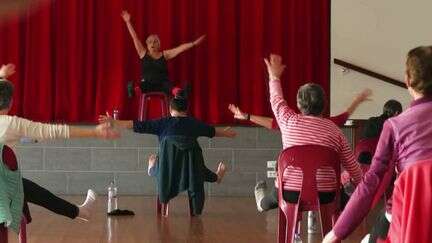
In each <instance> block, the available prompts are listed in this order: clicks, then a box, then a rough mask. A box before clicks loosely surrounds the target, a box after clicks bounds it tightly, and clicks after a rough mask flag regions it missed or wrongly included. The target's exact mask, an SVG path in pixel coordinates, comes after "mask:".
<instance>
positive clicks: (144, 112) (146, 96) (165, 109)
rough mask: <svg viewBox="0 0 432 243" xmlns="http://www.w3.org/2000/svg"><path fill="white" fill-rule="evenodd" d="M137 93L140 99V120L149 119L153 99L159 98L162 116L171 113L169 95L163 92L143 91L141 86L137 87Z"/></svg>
mask: <svg viewBox="0 0 432 243" xmlns="http://www.w3.org/2000/svg"><path fill="white" fill-rule="evenodd" d="M135 94H136V96H137V97H138V99H139V105H138V120H140V121H145V120H147V119H149V112H148V111H149V110H150V106H149V104H150V103H151V101H152V100H155V101H156V100H157V101H158V102H159V105H160V113H159V114H160V116H161V117H164V116H168V114H169V101H168V96H167V95H166V94H165V93H163V92H148V93H142V92H141V88H140V87H135Z"/></svg>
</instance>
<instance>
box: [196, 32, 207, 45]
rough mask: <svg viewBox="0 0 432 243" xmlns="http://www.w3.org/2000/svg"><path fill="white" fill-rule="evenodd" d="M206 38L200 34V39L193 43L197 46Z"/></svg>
mask: <svg viewBox="0 0 432 243" xmlns="http://www.w3.org/2000/svg"><path fill="white" fill-rule="evenodd" d="M205 38H206V36H205V35H202V36H200V37H199V38H198V39H196V40H195V41H194V42H193V45H194V46H197V45H199V44H201V42H203V41H204V39H205Z"/></svg>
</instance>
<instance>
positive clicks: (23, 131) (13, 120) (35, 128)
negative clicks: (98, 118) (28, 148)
mask: <svg viewBox="0 0 432 243" xmlns="http://www.w3.org/2000/svg"><path fill="white" fill-rule="evenodd" d="M6 118H7V119H9V120H8V123H9V125H8V129H9V130H10V131H11V132H13V133H14V134H17V135H19V136H22V137H29V138H36V139H44V140H45V139H57V138H85V137H97V138H104V139H111V138H117V137H119V133H118V131H116V130H114V129H112V127H111V126H110V124H109V123H102V124H99V125H98V126H95V127H91V128H84V127H76V126H68V125H57V124H47V123H41V122H34V121H30V120H27V119H24V118H20V117H16V116H7V117H6Z"/></svg>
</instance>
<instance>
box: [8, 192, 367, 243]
mask: <svg viewBox="0 0 432 243" xmlns="http://www.w3.org/2000/svg"><path fill="white" fill-rule="evenodd" d="M67 198H68V199H70V200H71V201H73V202H77V203H78V202H81V200H82V199H83V198H82V197H67ZM119 207H120V208H121V209H130V210H133V211H134V212H135V213H136V215H135V216H124V217H114V218H113V217H109V218H107V216H106V214H105V208H106V198H105V197H103V196H102V197H99V198H98V202H97V209H96V210H95V213H94V214H93V215H92V217H91V221H90V222H84V221H81V220H70V219H68V218H65V217H61V216H58V215H54V214H52V213H50V212H49V211H47V210H45V209H42V208H39V207H36V206H31V211H32V216H33V222H32V223H31V224H30V225H28V227H27V230H28V242H29V243H60V242H61V243H138V242H139V243H145V242H166V243H175V242H188V243H194V242H197V243H198V242H205V243H209V242H215V243H216V242H218V243H219V242H228V243H231V242H236V243H243V242H244V243H254V242H257V243H258V242H259V243H262V242H276V231H277V230H276V226H277V220H276V218H277V217H276V216H277V213H276V210H273V211H271V212H267V213H258V212H257V211H256V207H255V201H254V199H253V198H209V199H208V200H207V201H206V205H205V211H204V214H203V215H202V216H201V217H198V218H192V219H191V218H190V217H189V215H188V208H187V199H186V197H179V198H177V199H175V200H174V201H173V202H172V203H171V204H170V212H169V213H170V214H169V217H168V218H158V217H157V216H156V213H155V205H154V198H150V197H120V201H119ZM368 224H370V222H366V223H364V224H363V225H362V226H361V227H359V229H357V231H356V232H355V233H354V234H353V235H352V236H351V237H350V238H349V239H348V240H347V241H344V242H360V240H359V239H360V238H361V237H362V236H363V235H364V232H366V230H367V229H366V228H367V227H366V225H368ZM303 228H305V227H303ZM9 235H10V236H9V237H10V242H17V240H16V235H15V234H14V233H10V234H9ZM302 238H303V242H320V240H321V236H320V235H319V234H313V235H309V237H308V235H307V234H305V233H303V235H302ZM308 238H309V239H308ZM308 240H309V241H308Z"/></svg>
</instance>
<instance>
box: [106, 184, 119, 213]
mask: <svg viewBox="0 0 432 243" xmlns="http://www.w3.org/2000/svg"><path fill="white" fill-rule="evenodd" d="M117 208H118V207H117V186H116V184H115V181H111V182H110V184H109V186H108V209H107V212H108V213H109V212H112V211H114V210H116V209H117Z"/></svg>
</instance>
